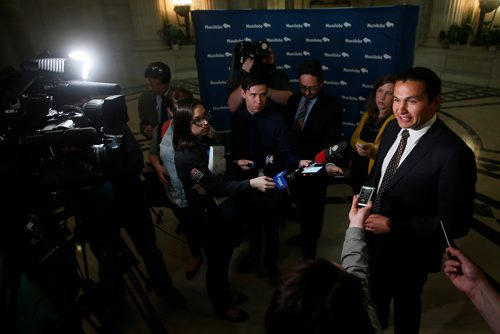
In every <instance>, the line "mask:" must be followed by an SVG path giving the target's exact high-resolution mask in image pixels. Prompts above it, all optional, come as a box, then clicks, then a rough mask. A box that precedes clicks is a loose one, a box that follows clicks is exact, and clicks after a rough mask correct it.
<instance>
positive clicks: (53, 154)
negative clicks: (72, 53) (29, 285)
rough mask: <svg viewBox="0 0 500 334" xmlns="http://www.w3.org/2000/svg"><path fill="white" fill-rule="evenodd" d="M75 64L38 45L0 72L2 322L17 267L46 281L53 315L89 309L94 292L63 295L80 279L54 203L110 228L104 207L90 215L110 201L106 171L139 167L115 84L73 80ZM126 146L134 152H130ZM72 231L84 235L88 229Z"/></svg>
mask: <svg viewBox="0 0 500 334" xmlns="http://www.w3.org/2000/svg"><path fill="white" fill-rule="evenodd" d="M82 66H83V61H80V60H76V59H66V58H52V57H47V56H46V55H43V56H40V57H37V58H35V59H32V60H29V61H26V62H24V63H23V64H22V66H21V68H22V72H18V71H16V70H14V69H13V68H12V67H8V68H6V69H4V70H2V71H1V72H0V149H1V152H2V153H3V158H2V161H1V162H0V184H1V187H0V188H1V189H2V191H3V192H4V196H3V197H4V198H6V199H5V201H4V203H3V204H4V205H5V206H4V208H5V209H4V210H1V211H2V212H0V220H1V221H2V222H3V223H2V224H1V225H0V256H1V259H2V264H5V265H3V266H2V268H0V270H1V271H2V272H1V273H0V274H1V275H0V276H1V280H0V290H1V291H2V292H3V291H7V294H4V293H2V295H1V296H0V297H1V298H0V309H1V311H2V312H0V313H1V314H2V316H1V317H0V318H1V319H0V320H2V321H0V323H2V324H3V325H2V326H4V325H5V326H7V328H6V330H7V331H6V332H11V331H12V329H13V326H14V324H13V321H14V320H13V319H15V305H16V300H15V299H16V296H17V291H16V290H17V289H19V280H20V275H21V274H22V273H23V272H24V273H29V274H30V275H34V276H35V277H37V278H40V279H39V281H42V283H43V282H46V283H48V284H42V285H43V288H46V289H47V290H48V291H46V292H47V295H49V298H51V299H52V300H53V301H54V300H55V304H57V305H56V306H57V307H58V309H59V310H60V311H61V312H62V313H63V315H62V316H61V318H62V319H74V318H75V315H76V317H80V315H81V314H83V312H82V308H83V309H87V310H89V309H90V310H91V311H92V309H93V307H94V306H95V305H99V304H100V303H101V304H102V300H99V301H97V300H94V301H93V302H92V303H93V305H94V306H89V305H83V306H78V305H77V304H78V302H77V301H75V300H73V299H72V298H73V297H74V298H75V299H76V298H77V297H78V294H79V293H78V291H80V289H84V291H85V289H86V288H88V286H89V284H88V282H87V280H86V277H83V276H82V275H81V273H82V270H81V268H80V269H77V268H78V267H79V265H78V263H77V261H76V258H75V252H74V247H73V246H72V245H70V243H68V238H67V237H66V236H65V235H64V232H65V231H64V229H63V228H61V226H60V224H59V222H60V221H61V217H60V215H58V212H57V211H58V209H59V208H61V207H63V209H64V211H66V210H67V209H68V207H69V208H70V209H69V213H66V212H65V213H64V215H65V217H64V218H63V219H66V216H67V215H68V214H72V215H75V216H76V215H80V217H90V220H93V219H94V218H95V219H96V220H95V221H93V222H92V224H91V225H92V227H91V228H89V229H87V230H90V229H92V230H95V229H99V230H106V229H110V228H109V226H106V223H108V222H109V220H110V219H109V218H110V217H109V214H108V213H106V215H103V216H99V215H101V211H100V210H101V209H103V208H104V209H103V211H102V212H108V211H109V209H105V207H106V206H109V203H111V198H112V197H113V189H112V188H113V187H111V186H109V184H111V183H112V182H111V181H110V180H113V179H116V178H118V179H119V178H120V177H121V176H122V174H124V173H129V172H130V170H129V169H134V170H137V171H138V173H140V170H141V169H142V152H141V151H140V149H139V147H138V144H137V142H136V140H135V138H134V136H133V134H132V132H131V130H130V128H129V127H128V125H127V122H128V120H129V118H128V114H127V107H126V102H125V97H124V96H123V95H120V92H121V88H120V86H119V85H118V84H115V83H102V82H88V81H82V80H78V79H77V78H78V71H79V70H80V69H81V68H82ZM131 152H134V154H135V152H138V154H136V155H137V156H139V158H137V159H136V158H135V156H133V155H132V153H131ZM123 177H126V175H124V176H123ZM111 214H112V213H111ZM82 221H83V220H82V219H79V222H80V223H82ZM97 221H98V223H96V222H97ZM82 224H83V225H85V224H90V223H82ZM82 229H85V226H84V227H83V228H82ZM113 231H114V230H113ZM74 233H75V231H74ZM106 233H107V232H106ZM113 233H114V232H113ZM80 237H81V238H82V239H81V240H82V241H88V240H84V239H85V238H88V235H87V234H85V236H80ZM75 238H76V236H74V237H73V239H75ZM72 241H73V242H77V241H78V240H76V241H75V240H72ZM107 243H109V242H107V241H106V240H105V241H104V244H107ZM117 244H118V242H117ZM125 247H126V246H125ZM127 248H128V247H127ZM93 251H94V249H93ZM120 252H122V251H121V250H119V249H116V253H120ZM130 254H131V253H130ZM134 260H135V261H137V260H136V259H135V258H134V259H133V260H126V261H130V262H134ZM9 264H10V265H9ZM127 266H128V265H127ZM131 271H132V269H128V272H127V273H125V274H126V275H129V274H130V272H131ZM47 275H50V276H49V277H47ZM84 281H85V282H84ZM4 288H5V289H4ZM136 289H138V288H136ZM87 292H88V291H87ZM137 293H138V294H142V295H144V293H143V292H142V291H139V292H137ZM83 295H87V297H88V296H89V295H90V293H87V294H85V293H84V294H83ZM92 296H93V297H92V298H90V297H89V298H87V300H89V299H95V298H94V297H95V296H96V293H92ZM141 298H142V297H141ZM144 298H146V299H147V297H144ZM80 300H81V298H78V301H80ZM143 302H144V303H149V301H148V300H146V301H143ZM136 304H137V303H136ZM137 306H138V307H140V306H139V305H138V304H137ZM95 307H96V308H95V309H93V311H94V312H93V314H94V316H96V317H97V318H98V320H99V321H100V323H101V331H102V332H106V333H112V332H119V329H118V328H117V326H116V325H115V324H114V323H113V321H109V319H106V315H105V312H106V311H102V310H101V308H100V307H99V306H95ZM98 307H99V310H98V311H97V312H98V313H99V314H97V315H96V309H97V308H98ZM151 307H152V306H150V305H146V308H149V310H147V312H149V313H150V314H152V315H151V317H152V318H156V317H157V315H155V314H154V309H152V308H151ZM75 308H78V310H75ZM147 312H146V314H148V313H147ZM66 313H71V314H66ZM4 317H5V318H4ZM76 322H78V321H76ZM148 322H149V324H148V325H150V327H151V328H156V330H157V332H165V329H164V327H163V325H162V324H161V321H157V320H148ZM72 325H74V323H72V324H68V326H72ZM0 331H1V332H4V331H3V327H0Z"/></svg>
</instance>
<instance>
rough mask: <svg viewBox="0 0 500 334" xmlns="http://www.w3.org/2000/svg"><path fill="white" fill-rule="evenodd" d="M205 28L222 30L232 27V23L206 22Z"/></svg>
mask: <svg viewBox="0 0 500 334" xmlns="http://www.w3.org/2000/svg"><path fill="white" fill-rule="evenodd" d="M204 28H205V30H222V29H231V25H230V24H228V23H223V24H211V25H208V24H205V27H204Z"/></svg>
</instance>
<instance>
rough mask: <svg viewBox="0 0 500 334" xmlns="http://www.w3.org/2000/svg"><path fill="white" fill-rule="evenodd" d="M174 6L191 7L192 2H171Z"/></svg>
mask: <svg viewBox="0 0 500 334" xmlns="http://www.w3.org/2000/svg"><path fill="white" fill-rule="evenodd" d="M172 4H173V5H174V6H191V5H192V4H193V1H190V0H172Z"/></svg>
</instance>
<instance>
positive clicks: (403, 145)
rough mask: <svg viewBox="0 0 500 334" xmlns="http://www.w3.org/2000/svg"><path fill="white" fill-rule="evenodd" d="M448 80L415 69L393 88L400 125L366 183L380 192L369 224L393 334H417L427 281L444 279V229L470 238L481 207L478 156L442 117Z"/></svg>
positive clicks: (389, 132) (382, 303)
mask: <svg viewBox="0 0 500 334" xmlns="http://www.w3.org/2000/svg"><path fill="white" fill-rule="evenodd" d="M441 101H442V96H441V80H440V79H439V77H438V76H437V75H436V73H434V72H433V71H432V70H430V69H428V68H424V67H415V68H411V69H409V70H407V71H406V72H404V73H402V74H400V75H399V76H398V79H397V81H396V84H395V87H394V103H393V105H392V110H393V112H394V115H395V116H396V119H395V120H393V121H391V122H390V123H389V124H388V125H387V127H386V129H385V131H384V134H383V135H382V139H381V142H380V146H379V151H378V156H377V159H376V161H375V165H374V167H373V169H372V170H371V173H370V175H369V177H368V180H367V183H368V184H369V185H372V186H374V187H376V188H377V195H376V196H375V197H374V198H375V199H374V200H373V210H372V214H371V215H370V216H369V217H368V219H367V221H366V223H365V230H366V231H368V232H367V241H368V246H369V255H370V278H371V287H372V294H373V301H374V302H375V306H376V308H377V313H378V315H379V318H380V321H381V323H382V326H383V327H384V328H387V325H388V318H389V314H390V303H391V300H393V302H394V333H397V334H398V333H404V334H412V333H418V331H419V327H420V315H421V307H422V303H421V299H420V298H421V294H422V290H423V287H424V285H425V282H426V281H427V275H428V273H434V272H439V271H440V270H441V263H442V257H443V250H444V240H445V239H444V237H443V231H442V229H441V224H440V221H442V222H443V224H444V226H445V228H446V230H447V232H448V236H449V237H450V238H460V237H463V236H465V235H466V234H467V232H468V231H469V228H470V226H471V222H472V214H473V207H474V196H475V183H476V179H477V176H476V164H475V158H474V153H473V152H472V150H471V149H470V148H469V147H468V146H467V145H466V144H465V143H464V141H463V140H462V139H461V138H460V137H458V136H457V135H456V134H455V133H454V132H453V131H452V130H450V129H449V128H448V127H447V126H446V125H445V124H444V123H443V121H441V120H440V119H439V117H438V116H437V112H438V110H439V107H440V105H441Z"/></svg>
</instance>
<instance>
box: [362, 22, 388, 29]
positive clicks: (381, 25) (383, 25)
mask: <svg viewBox="0 0 500 334" xmlns="http://www.w3.org/2000/svg"><path fill="white" fill-rule="evenodd" d="M366 27H367V28H368V29H374V28H375V29H380V28H394V23H392V22H390V21H387V22H385V23H367V24H366Z"/></svg>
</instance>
